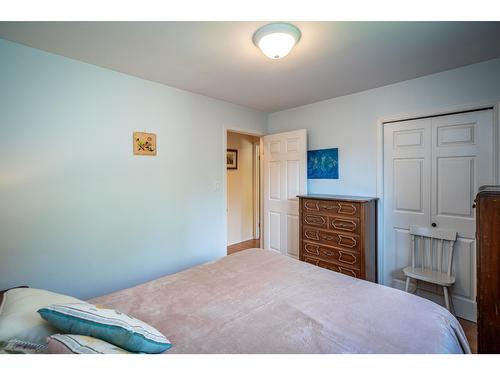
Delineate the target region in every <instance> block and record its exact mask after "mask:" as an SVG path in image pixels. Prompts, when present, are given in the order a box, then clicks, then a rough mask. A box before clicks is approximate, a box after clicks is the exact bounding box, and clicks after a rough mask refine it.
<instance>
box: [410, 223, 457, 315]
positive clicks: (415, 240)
mask: <svg viewBox="0 0 500 375" xmlns="http://www.w3.org/2000/svg"><path fill="white" fill-rule="evenodd" d="M456 239H457V232H456V231H453V230H450V229H435V228H425V227H418V226H415V225H410V253H411V266H408V267H406V268H404V269H403V273H404V274H405V276H406V288H405V291H407V292H408V289H409V287H410V280H411V279H415V280H417V282H418V280H422V281H426V282H428V283H432V284H436V285H439V286H442V287H443V293H444V302H445V305H446V308H447V309H448V311H450V297H449V294H448V287H450V286H452V285H453V284H454V283H455V276H452V275H451V267H452V262H453V246H454V245H455V241H456ZM426 242H427V243H428V244H429V246H426ZM417 244H418V246H417ZM443 264H445V266H446V267H443ZM417 287H418V286H417Z"/></svg>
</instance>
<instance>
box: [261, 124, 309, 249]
mask: <svg viewBox="0 0 500 375" xmlns="http://www.w3.org/2000/svg"><path fill="white" fill-rule="evenodd" d="M263 144H264V152H263V157H264V162H263V168H264V171H263V172H264V173H263V175H264V188H263V190H264V212H263V221H264V233H263V235H264V248H265V249H269V250H275V251H278V252H280V253H282V254H284V255H289V256H292V257H294V258H298V256H299V200H298V198H297V195H299V194H306V193H307V133H306V130H305V129H303V130H295V131H291V132H286V133H279V134H272V135H266V136H264V137H263Z"/></svg>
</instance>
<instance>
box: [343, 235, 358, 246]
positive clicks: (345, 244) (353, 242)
mask: <svg viewBox="0 0 500 375" xmlns="http://www.w3.org/2000/svg"><path fill="white" fill-rule="evenodd" d="M339 238H340V241H339V245H343V246H347V247H356V243H357V242H356V239H355V238H353V237H346V236H342V235H340V234H339ZM343 239H348V240H351V241H352V244H347V243H342V240H343Z"/></svg>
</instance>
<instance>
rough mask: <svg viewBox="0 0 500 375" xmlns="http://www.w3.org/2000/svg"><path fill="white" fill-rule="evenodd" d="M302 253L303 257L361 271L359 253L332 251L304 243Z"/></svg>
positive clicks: (331, 249) (332, 249)
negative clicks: (310, 257)
mask: <svg viewBox="0 0 500 375" xmlns="http://www.w3.org/2000/svg"><path fill="white" fill-rule="evenodd" d="M302 253H303V254H304V256H312V257H315V258H319V259H322V260H325V261H327V262H334V263H336V264H338V265H340V266H342V265H343V266H345V267H350V268H356V269H357V270H360V269H361V255H360V253H359V252H352V251H347V250H341V249H334V248H331V247H327V246H322V245H319V244H315V243H311V242H305V241H304V243H303V244H302Z"/></svg>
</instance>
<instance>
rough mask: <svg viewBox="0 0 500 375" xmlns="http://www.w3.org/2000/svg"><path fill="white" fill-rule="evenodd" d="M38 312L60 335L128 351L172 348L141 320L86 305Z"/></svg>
mask: <svg viewBox="0 0 500 375" xmlns="http://www.w3.org/2000/svg"><path fill="white" fill-rule="evenodd" d="M38 313H39V314H40V315H41V317H42V318H43V319H45V320H47V321H48V322H49V323H50V324H52V325H53V326H55V327H56V328H58V329H59V330H61V331H62V332H63V333H68V334H74V335H84V336H91V337H95V338H98V339H101V340H104V341H107V342H109V343H111V344H113V345H116V346H119V347H120V348H123V349H125V350H128V351H129V352H140V353H161V352H164V351H165V350H167V349H169V348H170V347H172V344H171V343H170V341H169V340H168V339H167V338H166V337H165V336H164V335H163V334H161V333H160V332H159V331H157V330H156V329H154V328H153V327H151V326H150V325H148V324H146V323H144V322H143V321H141V320H139V319H136V318H133V317H131V316H129V315H127V314H124V313H121V312H119V311H116V310H112V309H101V308H98V307H96V306H94V305H91V304H89V303H68V304H64V305H52V306H49V307H44V308H42V309H40V310H38Z"/></svg>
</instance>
